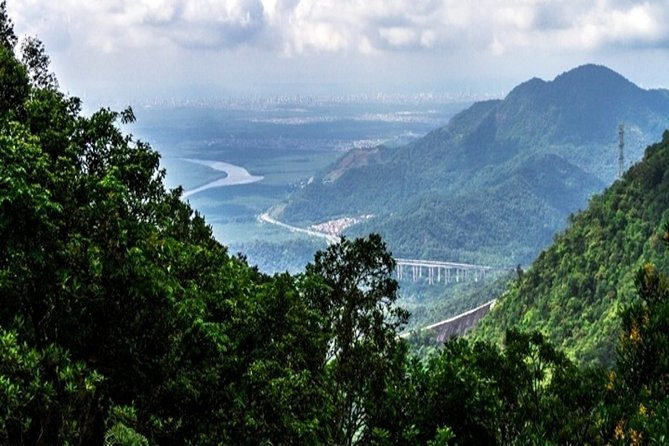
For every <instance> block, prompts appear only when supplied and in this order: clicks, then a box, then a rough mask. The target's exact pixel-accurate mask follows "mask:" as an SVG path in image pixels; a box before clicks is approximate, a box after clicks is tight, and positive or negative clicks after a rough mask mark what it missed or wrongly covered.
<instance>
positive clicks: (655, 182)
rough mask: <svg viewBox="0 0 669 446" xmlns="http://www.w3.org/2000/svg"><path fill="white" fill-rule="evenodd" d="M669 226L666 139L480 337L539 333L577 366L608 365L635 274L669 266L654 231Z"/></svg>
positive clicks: (561, 238) (569, 235)
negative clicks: (517, 330) (515, 330)
mask: <svg viewBox="0 0 669 446" xmlns="http://www.w3.org/2000/svg"><path fill="white" fill-rule="evenodd" d="M666 220H669V132H666V133H665V134H664V138H663V141H662V142H661V143H658V144H655V145H652V146H650V147H648V149H647V151H646V155H645V157H644V160H643V162H641V163H639V164H637V165H635V166H634V167H632V168H631V169H630V170H629V171H628V172H627V173H626V174H625V175H624V177H623V178H622V179H621V180H619V181H616V182H615V183H614V184H613V185H612V186H611V187H610V188H608V189H607V190H606V191H605V192H604V193H603V194H602V195H599V196H595V197H593V199H592V200H591V201H590V205H589V207H588V209H587V210H585V211H583V212H581V213H578V214H576V215H575V216H572V218H571V226H570V227H569V229H568V230H566V231H565V232H564V233H562V234H560V235H558V236H557V237H556V238H555V241H554V243H553V245H552V246H551V247H550V248H549V249H547V250H545V251H544V252H542V253H541V254H540V255H539V257H538V259H537V260H536V261H535V262H534V264H533V265H532V267H531V268H530V269H529V270H528V271H527V272H525V273H524V274H523V276H522V277H521V278H520V279H519V280H517V281H516V282H515V283H514V284H513V285H512V286H511V287H510V289H509V290H508V291H507V293H506V294H505V295H504V296H503V297H502V298H501V299H500V300H499V302H498V305H497V306H496V307H495V309H494V310H493V311H492V312H491V313H490V314H489V315H488V317H487V318H486V319H484V321H483V324H482V326H481V327H480V330H479V333H480V334H481V336H482V337H484V338H486V339H496V338H497V337H498V336H499V335H500V334H502V333H503V332H504V330H505V329H507V328H510V327H514V326H519V327H521V328H523V329H527V330H540V331H542V332H543V333H545V334H546V335H547V336H548V338H549V339H550V340H551V341H552V342H553V343H555V344H556V345H558V346H560V347H561V348H562V349H563V350H564V351H566V352H568V353H570V354H573V355H574V356H575V357H576V358H578V360H579V361H582V362H586V363H589V362H593V361H603V362H604V363H609V364H610V363H612V362H613V359H614V356H615V352H614V345H615V342H614V339H615V333H616V331H617V328H618V318H617V316H618V313H619V311H620V309H621V308H623V307H625V306H626V305H627V304H629V303H630V302H632V300H633V297H634V296H635V292H634V287H633V286H632V282H633V278H634V274H635V273H636V271H637V270H638V269H639V268H640V267H641V266H642V265H643V264H644V263H645V262H646V261H653V262H655V263H657V264H660V265H667V264H669V251H667V250H666V249H663V247H662V246H661V244H660V243H659V239H660V235H661V234H658V233H657V231H656V230H657V225H658V224H659V222H661V221H666Z"/></svg>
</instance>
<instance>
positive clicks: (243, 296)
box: [0, 0, 669, 446]
mask: <svg viewBox="0 0 669 446" xmlns="http://www.w3.org/2000/svg"><path fill="white" fill-rule="evenodd" d="M17 41H18V39H17V37H16V36H15V34H14V31H13V27H12V23H11V21H10V20H9V18H8V17H7V14H6V2H5V1H4V0H3V1H0V408H1V409H2V410H0V444H2V445H20V446H23V445H26V446H27V445H95V446H97V445H100V446H102V445H104V446H112V445H118V446H147V445H197V446H208V445H212V446H213V445H241V446H245V445H249V446H251V445H253V446H255V445H315V446H318V445H323V446H326V445H327V446H329V445H347V446H367V445H385V446H390V445H393V446H415V445H419V446H423V445H424V446H437V445H439V446H443V445H452V446H453V445H455V446H467V445H517V446H520V445H538V444H541V445H565V444H578V445H581V444H587V445H610V444H616V445H618V444H631V445H637V444H649V445H662V444H666V439H667V438H669V426H668V425H667V419H669V388H668V387H667V385H666V383H667V382H669V362H668V361H667V358H669V341H668V339H669V322H668V321H669V278H668V277H667V276H664V275H662V274H661V273H658V271H657V270H656V269H655V268H654V267H653V266H651V265H650V264H646V265H644V267H643V268H642V269H640V270H639V271H638V273H637V274H636V276H635V283H636V292H637V293H638V299H637V303H636V305H634V306H631V307H629V308H628V309H627V310H626V311H624V312H622V314H621V321H620V323H619V324H620V326H621V328H622V332H623V333H624V335H622V336H620V337H619V343H618V346H619V355H618V357H617V361H616V369H615V371H614V370H612V369H604V368H583V367H578V366H577V365H575V364H574V363H573V362H572V361H571V360H570V359H569V358H568V357H566V356H565V355H564V354H563V353H562V352H561V351H560V350H558V349H556V348H554V347H553V346H552V345H551V344H550V343H549V342H547V341H546V339H545V338H544V337H543V336H542V335H541V334H540V333H537V332H528V333H524V332H519V331H517V330H509V331H508V332H507V333H506V334H505V336H504V339H503V342H502V344H503V345H502V346H499V345H497V344H496V343H485V342H474V341H472V340H469V339H458V340H451V341H450V342H448V343H447V344H446V345H444V348H443V349H442V350H441V351H439V352H434V353H432V354H430V355H429V356H428V357H427V358H425V359H424V360H420V359H418V358H416V357H412V356H411V354H410V353H409V351H408V346H407V343H406V342H405V341H404V339H402V338H401V337H400V336H399V333H400V331H401V330H402V327H403V325H404V323H405V322H406V319H407V312H406V311H405V310H403V309H402V308H400V307H398V306H397V305H396V303H397V297H398V295H397V292H398V284H397V282H396V281H395V280H394V279H393V268H394V266H395V261H394V259H393V257H392V256H391V255H390V253H389V252H388V251H387V249H386V246H385V244H384V242H383V241H382V240H381V238H380V237H379V236H378V235H370V236H368V237H367V238H365V239H355V240H349V239H345V240H342V241H341V242H340V243H337V244H335V245H332V246H330V247H328V248H327V250H325V251H322V252H319V253H317V254H316V256H315V257H314V259H313V262H312V263H310V264H309V265H307V267H306V269H305V270H304V271H303V272H302V273H300V274H297V275H289V274H280V275H274V276H267V275H264V274H261V273H259V272H258V271H257V269H256V268H253V267H251V266H249V265H248V264H247V263H246V262H245V261H244V260H243V259H242V258H239V257H234V256H231V255H230V254H229V253H228V251H227V249H226V247H224V246H222V245H221V244H219V243H218V242H216V240H214V238H213V237H212V231H211V228H210V227H209V226H207V224H206V223H205V221H204V219H203V218H202V217H201V216H199V215H198V214H197V213H196V212H194V211H193V210H192V209H191V208H190V206H189V205H188V204H187V203H185V202H184V201H182V200H181V192H182V191H181V189H180V188H177V189H174V190H169V189H167V188H166V187H165V185H164V184H163V180H164V178H165V172H164V171H162V170H160V169H159V155H158V153H157V152H155V151H154V150H152V149H151V147H149V145H147V144H146V143H143V142H141V141H138V140H136V139H134V138H133V137H132V135H127V134H125V133H124V132H123V130H122V129H123V127H124V126H125V125H127V124H128V123H130V122H132V121H133V120H134V115H133V113H132V109H131V108H128V109H126V110H124V111H122V112H114V111H111V110H109V109H106V108H105V109H100V110H98V111H96V112H94V113H92V114H90V115H86V114H84V113H83V112H82V111H81V101H80V100H79V99H77V98H74V97H70V96H67V95H65V94H63V93H62V92H60V91H59V89H58V85H57V82H56V78H55V76H54V75H53V74H52V73H51V72H50V71H49V58H48V56H47V55H46V53H45V51H44V47H43V45H42V43H41V42H40V41H38V40H36V39H32V38H27V39H24V40H23V43H22V44H21V45H20V47H17ZM18 54H20V57H21V59H22V60H19V59H18V57H17V55H18ZM668 150H669V134H667V135H666V136H665V140H664V141H663V143H662V144H659V145H657V146H655V147H653V148H651V149H650V150H649V154H648V159H647V161H646V162H644V163H643V164H641V165H640V166H637V167H635V168H634V169H633V170H632V171H631V172H630V173H629V174H628V175H627V177H626V179H625V181H624V182H620V183H616V185H614V186H613V188H612V190H614V191H615V190H617V189H620V190H622V191H623V192H625V193H621V194H615V193H607V194H606V195H605V196H604V197H603V198H601V199H597V200H600V201H601V206H600V207H601V209H600V210H599V211H595V210H593V211H589V212H590V213H591V214H594V215H595V216H599V218H600V226H597V225H596V224H589V225H583V226H584V228H587V234H586V235H584V236H583V237H581V238H582V240H581V241H579V240H576V241H574V242H573V244H574V246H573V247H571V248H573V250H575V251H576V250H577V249H580V250H581V251H583V252H582V253H581V255H580V256H576V255H574V256H569V255H567V253H564V252H558V253H557V254H556V255H557V256H558V257H559V256H563V257H561V258H564V259H567V260H565V262H567V261H569V262H573V263H574V264H575V265H577V266H579V267H580V270H582V271H584V272H585V271H588V270H589V268H586V266H589V265H590V263H588V253H598V254H597V256H599V255H600V254H601V256H605V255H606V254H607V253H609V256H610V258H609V260H610V262H609V263H608V264H606V267H608V268H611V271H612V273H611V276H607V274H609V272H608V271H607V270H597V272H596V275H595V276H594V277H595V278H596V280H594V281H593V280H590V279H587V277H591V276H589V275H582V276H579V275H578V274H577V273H574V271H573V270H571V269H568V268H566V269H565V273H567V272H569V275H566V276H564V277H563V280H567V281H569V280H570V278H574V280H576V282H575V283H576V285H578V286H580V284H582V283H586V282H588V281H590V282H589V283H594V282H596V281H599V280H600V279H602V278H606V277H614V276H613V272H618V273H621V271H627V269H626V268H628V262H627V259H628V257H629V258H634V259H636V257H635V254H634V253H635V252H637V251H639V252H641V253H643V251H644V249H645V248H643V249H642V248H638V246H639V244H643V242H644V241H645V240H650V242H648V243H649V244H650V247H651V248H653V247H654V245H656V244H659V241H660V240H661V241H662V242H664V243H669V226H668V227H667V228H668V229H667V230H666V231H665V232H664V233H663V234H662V237H661V238H653V237H652V229H650V224H649V225H648V227H646V226H645V224H646V222H648V221H651V220H653V219H654V218H655V217H656V216H657V215H660V214H663V213H664V210H665V209H667V206H666V205H667V203H666V197H667V194H666V186H667V183H668V182H669V180H667V178H666V177H667V174H666V172H667V171H668V169H667V165H666V164H667V162H668V161H667V160H668V159H669V155H668V154H667V151H668ZM616 188H617V189H616ZM628 189H629V191H628ZM597 200H595V201H597ZM606 200H610V201H611V202H609V201H606ZM636 204H638V207H635V205H636ZM594 209H596V206H594ZM610 209H613V211H611V210H610ZM597 212H599V214H597ZM618 212H619V215H618ZM608 214H612V215H613V220H612V223H610V222H609V220H608V219H606V220H605V218H604V217H607V218H608V217H610V216H609V215H608ZM587 215H590V214H588V213H584V214H582V215H580V216H578V217H576V221H577V223H575V225H578V224H579V223H578V221H580V219H586V218H587ZM664 216H665V217H668V216H669V215H664ZM593 221H594V217H593ZM604 221H606V224H605V223H603V222H604ZM609 224H610V225H611V226H612V227H613V226H615V227H616V228H617V229H618V230H617V231H610V234H609V233H608V232H606V231H603V230H602V231H601V232H602V234H600V235H596V232H597V228H598V227H601V228H604V227H608V226H607V225H609ZM584 231H586V229H584ZM569 234H570V232H568V233H566V234H565V235H564V239H565V240H569ZM588 234H590V235H588ZM592 234H595V235H592ZM621 234H622V235H621ZM608 235H611V236H612V237H611V238H610V239H609V238H607V236H608ZM656 240H657V241H656ZM586 242H592V247H591V246H590V245H588V244H586ZM637 242H639V243H637ZM605 244H610V245H611V246H612V248H611V249H610V250H609V251H606V250H604V249H599V248H597V246H599V245H605ZM571 248H570V249H571ZM598 249H599V250H598ZM628 251H629V253H628ZM647 252H648V253H649V255H650V254H652V253H653V252H654V251H652V249H648V250H647ZM548 257H549V256H548V255H547V254H545V255H544V256H542V258H546V259H547V258H548ZM651 257H652V256H651ZM597 259H598V260H599V262H600V263H601V264H602V265H604V264H605V263H604V262H605V261H606V259H605V258H604V257H602V258H599V257H597ZM593 261H594V260H593ZM559 263H560V261H559V260H558V261H556V262H554V264H553V267H554V268H553V269H556V268H558V267H560V265H559ZM663 264H665V265H666V262H664V263H663ZM617 265H624V266H622V267H618V266H617ZM616 268H619V269H616ZM620 268H623V269H620ZM537 271H538V268H537ZM532 274H535V273H532V272H528V273H527V274H525V276H524V278H523V280H521V282H519V284H518V285H517V288H518V289H520V288H522V287H524V286H525V285H526V284H527V286H528V287H529V286H530V285H532V286H536V290H537V291H540V290H542V286H543V285H542V283H541V282H540V281H539V279H542V280H544V278H540V277H538V276H537V283H536V284H534V283H532V284H530V282H529V279H530V278H532V277H533V275H532ZM547 274H548V273H547ZM623 276H624V275H621V277H623ZM621 280H622V279H621ZM545 283H548V281H546V282H545ZM555 283H557V281H555ZM567 283H569V282H567ZM620 283H621V284H622V285H620V289H621V290H623V291H625V290H627V288H625V287H627V286H630V285H629V284H627V283H623V282H620ZM528 289H529V288H528ZM619 294H625V293H619ZM507 301H508V302H510V301H511V299H503V300H502V303H501V304H500V306H499V308H503V305H504V303H505V302H507ZM612 317H613V316H612ZM607 323H608V320H607ZM611 342H615V341H614V339H612V340H611Z"/></svg>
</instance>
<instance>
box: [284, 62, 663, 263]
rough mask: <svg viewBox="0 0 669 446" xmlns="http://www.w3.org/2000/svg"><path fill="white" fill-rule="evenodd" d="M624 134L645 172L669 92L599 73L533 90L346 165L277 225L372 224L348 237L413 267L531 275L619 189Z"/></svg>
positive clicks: (575, 74) (579, 73)
mask: <svg viewBox="0 0 669 446" xmlns="http://www.w3.org/2000/svg"><path fill="white" fill-rule="evenodd" d="M620 123H624V124H625V128H626V135H627V137H626V143H627V149H626V159H627V160H628V162H632V161H638V160H639V159H641V156H642V154H643V153H642V152H643V147H645V146H646V145H647V144H649V143H650V142H652V141H655V140H657V139H658V138H659V136H660V135H661V132H662V131H663V130H664V129H665V128H666V127H669V98H668V97H667V95H666V92H664V91H653V90H643V89H641V88H639V87H637V86H635V85H634V84H633V83H631V82H630V81H628V80H627V79H625V78H624V77H622V76H620V75H619V74H617V73H615V72H613V71H611V70H609V69H608V68H605V67H602V66H596V65H585V66H581V67H578V68H576V69H573V70H571V71H569V72H566V73H564V74H562V75H560V76H558V77H556V78H555V79H554V80H553V81H550V82H546V81H542V80H539V79H532V80H530V81H528V82H525V83H523V84H521V85H519V86H518V87H516V88H515V89H513V90H512V91H511V92H510V93H509V94H508V95H507V97H506V98H505V99H504V100H493V101H485V102H480V103H476V104H474V105H473V106H472V107H470V108H469V109H467V110H465V111H463V112H461V113H460V114H458V115H456V116H455V117H453V119H452V120H451V122H449V123H448V125H446V126H444V127H442V128H440V129H437V130H434V131H433V132H431V133H429V134H428V135H426V136H425V137H423V138H422V139H420V140H418V141H416V142H414V143H412V144H409V145H407V146H404V147H400V148H386V147H378V148H375V149H370V150H368V151H364V150H359V151H357V152H352V153H349V154H347V155H345V156H344V157H343V158H342V159H341V160H340V161H339V162H338V163H336V164H335V165H334V166H332V168H331V169H329V170H328V171H327V172H324V173H323V174H322V175H321V176H320V177H319V178H317V179H316V180H315V181H313V182H312V183H311V184H309V185H308V186H306V187H305V188H303V189H302V190H300V191H298V192H296V193H295V194H294V195H293V196H292V197H291V198H290V200H289V201H288V202H287V203H283V204H281V205H279V206H277V207H276V208H275V216H277V217H278V218H280V219H284V220H286V221H288V222H291V223H294V224H306V223H314V222H320V221H324V220H328V219H331V218H338V217H341V216H345V215H349V216H355V215H363V214H374V215H375V216H376V218H374V219H372V220H369V221H367V222H366V223H364V224H362V225H360V226H358V227H353V228H351V229H350V230H349V234H350V235H360V234H365V233H369V232H370V231H372V232H378V233H380V234H382V235H383V236H384V238H386V240H387V241H388V243H389V246H390V247H391V249H392V251H393V252H394V253H396V254H398V255H401V256H406V257H430V258H438V259H448V260H459V261H475V262H486V263H492V264H498V265H504V266H509V265H514V264H516V263H529V261H531V260H532V259H533V258H534V256H535V255H536V254H537V253H538V252H539V250H540V249H542V248H543V247H545V246H547V245H548V244H549V243H550V240H551V237H552V236H553V234H555V233H556V232H557V231H559V230H560V229H562V228H564V226H565V224H566V217H567V216H568V215H569V214H570V213H571V212H575V211H576V210H578V209H582V208H583V207H585V205H586V204H587V199H588V197H589V196H590V195H591V194H592V193H595V192H599V191H601V190H602V189H603V188H604V187H605V186H606V185H607V184H610V183H611V182H612V181H613V180H614V179H615V178H616V176H617V171H618V152H617V146H618V125H619V124H620ZM519 228H522V231H520V230H519Z"/></svg>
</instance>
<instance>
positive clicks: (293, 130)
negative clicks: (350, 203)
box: [130, 101, 468, 245]
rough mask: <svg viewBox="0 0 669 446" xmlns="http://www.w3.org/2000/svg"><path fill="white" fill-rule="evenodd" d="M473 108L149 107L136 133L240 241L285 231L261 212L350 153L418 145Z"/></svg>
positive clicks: (233, 240) (171, 179) (204, 210)
mask: <svg viewBox="0 0 669 446" xmlns="http://www.w3.org/2000/svg"><path fill="white" fill-rule="evenodd" d="M467 105H468V104H466V103H397V104H388V103H339V102H329V103H328V102H319V103H281V102H277V101H275V102H264V103H263V102H260V103H253V104H234V105H233V104H227V105H221V104H217V105H197V106H193V105H190V106H164V105H163V106H151V107H149V106H143V107H137V108H135V115H136V116H137V122H136V123H135V124H133V126H132V127H131V128H130V131H131V132H132V133H133V134H134V135H135V136H136V137H137V138H139V139H142V140H144V141H148V142H149V143H150V144H151V145H152V147H153V148H154V149H156V150H158V152H159V153H160V154H161V164H162V166H163V167H164V168H166V169H167V178H166V182H167V185H168V186H169V187H176V186H178V185H181V186H182V187H183V188H184V190H185V191H190V193H188V194H187V197H186V198H185V199H187V200H188V201H189V202H190V203H191V205H192V206H193V207H194V208H195V209H197V210H198V211H199V212H200V213H201V214H203V215H204V216H205V218H206V220H207V222H208V223H209V224H210V225H211V226H212V228H213V230H214V235H215V237H216V238H217V239H218V240H219V241H221V242H222V243H224V244H227V245H235V244H243V243H248V242H252V241H254V240H272V239H276V238H277V237H278V234H277V229H276V228H268V225H266V224H264V225H263V224H261V223H259V222H258V220H257V218H256V217H257V215H258V214H260V213H261V212H263V211H265V210H267V209H268V208H269V207H270V206H272V205H274V204H276V203H277V202H279V201H281V200H282V199H284V198H285V197H286V196H287V195H288V194H290V192H291V191H293V190H295V189H296V188H299V187H301V186H302V185H304V183H305V182H307V181H308V180H309V178H310V177H312V176H313V175H314V174H316V173H317V172H318V171H320V170H322V169H324V168H325V167H326V166H327V165H329V164H330V163H332V162H334V161H335V160H336V159H337V158H338V157H339V156H341V155H342V154H343V153H344V152H346V151H347V150H350V149H352V148H356V147H372V146H376V145H379V144H386V145H389V146H398V145H402V144H405V143H408V142H410V141H412V140H415V139H416V138H419V137H421V136H423V135H425V134H426V133H428V132H429V131H430V130H433V129H435V128H438V127H440V126H442V125H444V124H446V123H447V122H448V120H449V119H450V117H451V116H453V114H455V113H456V112H458V111H460V110H462V109H464V108H465V107H466V106H467ZM216 163H219V164H216ZM220 163H227V164H228V165H232V166H236V167H239V168H242V169H245V170H246V171H247V172H246V174H244V175H248V177H244V178H246V179H247V181H242V183H244V184H233V185H229V184H228V183H229V181H224V179H225V178H226V176H227V175H226V173H225V172H223V171H222V170H225V169H223V168H222V166H224V165H223V164H220ZM216 165H217V166H218V167H219V168H218V169H217V168H216ZM233 169H234V167H233ZM233 174H234V175H239V174H240V171H239V170H237V171H235V172H234V173H233ZM260 177H262V178H261V179H259V178H260ZM248 178H253V181H250V180H248ZM214 183H216V184H217V186H214V187H210V186H211V184H214ZM233 183H235V182H234V181H233ZM204 186H207V187H204Z"/></svg>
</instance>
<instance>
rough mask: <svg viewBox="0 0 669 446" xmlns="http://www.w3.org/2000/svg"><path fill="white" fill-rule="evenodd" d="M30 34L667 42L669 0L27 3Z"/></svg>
mask: <svg viewBox="0 0 669 446" xmlns="http://www.w3.org/2000/svg"><path fill="white" fill-rule="evenodd" d="M9 10H10V13H11V14H12V16H13V17H14V18H15V22H16V23H17V25H20V26H19V27H20V28H21V30H22V31H23V32H26V33H29V34H38V35H43V36H47V37H51V36H57V40H58V42H59V43H58V45H67V44H69V45H80V46H87V47H92V48H96V49H99V50H102V51H122V50H123V49H125V48H127V47H142V46H145V47H147V48H151V47H155V46H161V45H164V44H165V42H167V41H169V42H171V43H172V44H173V45H175V46H177V47H178V46H184V47H187V48H191V47H193V46H196V47H197V46H202V47H207V48H214V49H216V48H219V49H226V48H232V47H237V46H239V45H249V46H254V45H258V46H262V47H263V48H265V49H273V50H275V51H276V52H287V53H290V54H300V53H309V52H321V51H325V52H333V51H354V52H355V51H360V52H363V53H370V52H372V51H385V50H404V51H406V50H411V49H414V48H423V49H425V48H431V49H433V50H438V49H439V48H454V47H462V48H472V49H474V50H476V51H492V52H494V53H500V48H504V52H509V51H513V49H514V48H516V47H527V46H536V47H541V46H545V47H546V49H551V48H556V47H557V48H567V49H569V48H571V49H591V48H597V47H601V46H606V45H617V44H626V43H630V42H631V43H634V44H645V45H649V46H653V45H655V46H657V45H663V44H665V42H666V41H667V40H669V32H668V31H667V27H666V26H664V23H666V20H667V19H669V4H668V3H667V2H666V1H665V0H654V1H650V0H649V1H645V2H641V3H630V2H623V1H615V0H597V1H594V2H583V1H581V0H563V1H556V2H554V1H547V0H477V1H473V0H472V1H464V2H463V1H461V0H395V1H392V2H388V1H384V0H366V1H360V0H97V1H95V2H91V1H88V0H59V1H57V2H52V1H46V0H22V1H20V2H17V1H13V2H10V4H9Z"/></svg>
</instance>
